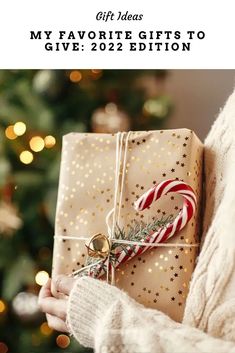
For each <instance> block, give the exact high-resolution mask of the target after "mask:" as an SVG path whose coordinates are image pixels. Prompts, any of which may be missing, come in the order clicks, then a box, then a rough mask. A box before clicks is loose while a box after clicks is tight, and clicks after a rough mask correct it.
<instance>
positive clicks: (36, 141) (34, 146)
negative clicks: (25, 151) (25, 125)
mask: <svg viewBox="0 0 235 353" xmlns="http://www.w3.org/2000/svg"><path fill="white" fill-rule="evenodd" d="M29 146H30V148H31V150H32V151H34V152H40V151H42V150H43V148H44V146H45V143H44V140H43V138H42V137H41V136H34V137H32V138H31V140H30V141H29Z"/></svg>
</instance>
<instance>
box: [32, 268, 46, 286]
mask: <svg viewBox="0 0 235 353" xmlns="http://www.w3.org/2000/svg"><path fill="white" fill-rule="evenodd" d="M48 278H49V275H48V273H47V272H46V271H39V272H38V273H37V274H36V276H35V282H36V283H37V284H38V285H39V286H43V285H44V284H46V283H47V281H48Z"/></svg>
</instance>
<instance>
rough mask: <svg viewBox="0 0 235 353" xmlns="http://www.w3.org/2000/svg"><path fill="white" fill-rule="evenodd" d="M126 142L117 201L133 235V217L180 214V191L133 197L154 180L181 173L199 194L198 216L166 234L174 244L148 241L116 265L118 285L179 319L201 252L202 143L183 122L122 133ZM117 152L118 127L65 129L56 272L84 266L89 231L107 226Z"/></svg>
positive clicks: (123, 222) (178, 176)
mask: <svg viewBox="0 0 235 353" xmlns="http://www.w3.org/2000/svg"><path fill="white" fill-rule="evenodd" d="M127 138H128V140H127ZM120 146H121V151H122V152H123V149H125V148H126V149H125V151H126V160H125V168H124V169H125V170H124V183H123V195H122V201H121V202H120V205H118V207H120V217H119V226H120V228H123V229H124V231H125V233H126V234H127V235H128V232H129V230H130V229H132V227H133V225H134V224H136V223H137V224H140V223H142V224H149V223H150V222H153V221H154V220H156V219H158V218H159V219H161V218H162V217H163V218H164V217H167V216H169V215H173V216H176V215H177V214H178V212H179V210H180V208H181V207H182V197H181V196H180V195H177V194H170V193H169V194H168V195H166V196H164V197H162V198H161V199H160V200H158V201H157V202H154V203H153V204H152V205H151V207H150V208H147V209H145V210H144V211H139V212H137V211H136V210H135V209H134V207H133V205H134V202H135V201H136V200H137V199H138V198H139V197H140V196H141V195H142V194H143V193H144V192H145V191H147V190H148V189H149V188H151V187H152V186H153V185H155V184H156V183H159V182H161V181H163V180H166V179H178V180H182V181H184V182H186V183H188V184H189V185H190V186H191V187H192V188H193V190H194V192H195V194H196V196H197V201H198V206H197V209H196V212H195V214H194V216H193V217H192V218H191V220H190V221H189V222H188V224H187V225H186V226H185V227H184V229H182V230H181V231H180V232H179V233H178V234H176V235H174V236H173V237H172V238H170V239H169V240H168V241H167V243H169V244H172V245H171V246H168V247H161V246H159V247H158V248H154V249H153V248H152V249H149V250H147V251H146V252H145V253H143V254H141V255H140V256H135V257H134V258H133V259H131V260H130V261H127V262H126V263H124V264H121V265H120V266H119V267H118V268H117V269H115V285H116V286H118V287H120V288H122V289H124V290H125V291H127V292H128V293H129V295H130V296H131V297H133V298H134V299H136V300H137V301H138V302H140V303H142V304H144V305H145V306H147V307H149V308H156V309H158V310H161V311H163V312H165V313H166V314H168V315H169V316H170V317H172V318H173V319H175V320H177V321H181V319H182V315H183V310H184V305H185V300H186V297H187V293H188V288H189V282H190V278H191V274H192V272H193V269H194V266H195V259H196V256H197V252H198V248H197V247H196V246H195V244H197V243H198V241H199V238H198V236H199V229H200V227H199V226H200V222H199V214H200V197H201V185H202V183H201V175H202V152H203V146H202V143H201V142H200V140H199V139H198V138H197V136H196V135H195V134H194V132H192V131H191V130H188V129H177V130H161V131H160V130H159V131H142V132H139V131H135V132H130V133H129V134H128V135H127V134H124V135H123V144H121V145H120ZM117 158H121V156H120V155H119V156H117V136H116V135H115V134H112V135H111V134H95V133H70V134H68V135H66V136H64V138H63V148H62V158H61V169H60V180H59V191H58V201H57V210H56V221H55V240H54V254H53V271H52V276H53V275H55V274H61V273H63V274H71V273H72V272H74V271H77V270H78V269H82V268H84V267H85V266H86V261H87V248H86V246H85V238H87V239H89V238H90V237H91V236H92V235H94V234H96V233H103V234H107V224H106V216H107V214H108V213H109V211H110V210H111V209H112V208H113V206H114V198H115V188H116V187H117V184H115V180H116V178H117V176H116V174H115V172H116V162H117ZM123 158H124V155H123V153H122V159H123ZM121 162H122V163H123V160H122V161H121ZM116 202H117V201H116ZM70 237H71V239H70ZM179 244H182V245H181V246H179ZM184 244H185V246H184ZM190 244H192V246H190ZM104 280H105V278H104Z"/></svg>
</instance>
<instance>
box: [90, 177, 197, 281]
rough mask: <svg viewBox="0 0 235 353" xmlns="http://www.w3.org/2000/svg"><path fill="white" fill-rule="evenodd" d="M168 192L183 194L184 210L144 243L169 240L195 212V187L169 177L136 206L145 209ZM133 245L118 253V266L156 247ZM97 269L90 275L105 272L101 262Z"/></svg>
mask: <svg viewBox="0 0 235 353" xmlns="http://www.w3.org/2000/svg"><path fill="white" fill-rule="evenodd" d="M168 193H176V194H180V195H182V196H183V207H182V210H181V211H180V212H179V213H178V215H177V216H176V218H175V219H174V221H173V222H169V223H168V224H167V225H165V226H163V227H161V228H159V229H158V230H157V231H156V232H153V233H151V234H149V235H148V236H147V237H146V238H145V239H143V241H144V243H149V244H154V243H163V242H165V241H167V240H168V239H170V238H171V237H173V235H175V234H176V233H178V232H179V231H180V230H181V229H183V228H184V227H185V226H186V224H187V223H188V222H189V220H190V219H191V218H192V216H193V215H194V213H195V210H196V205H197V199H196V195H195V193H194V191H193V189H192V188H191V186H189V185H188V184H186V183H184V182H182V181H179V180H176V179H169V180H165V181H162V182H161V183H159V184H156V185H155V186H153V187H152V188H151V189H149V190H148V191H146V192H145V193H144V194H143V195H142V196H141V197H140V198H139V199H138V200H137V201H136V202H135V203H134V207H135V209H136V210H137V211H143V210H144V209H146V208H147V207H149V206H151V204H152V203H153V202H154V201H157V200H159V199H160V198H161V197H162V196H164V195H167V194H168ZM114 241H115V240H114ZM133 245H134V246H133ZM133 245H128V246H127V247H126V249H125V251H120V252H118V253H117V254H116V256H117V262H116V267H118V266H119V265H120V264H121V263H124V262H126V261H129V260H131V259H132V258H133V257H134V256H136V255H140V254H142V253H143V252H145V251H146V250H149V249H151V248H153V247H154V246H151V245H150V246H141V245H135V244H134V242H133ZM103 264H105V265H107V264H108V261H107V260H104V262H103ZM96 270H97V271H95V272H91V273H90V275H91V276H94V275H95V273H96V276H97V275H98V276H101V275H102V274H103V270H102V266H101V265H100V264H99V265H97V268H96Z"/></svg>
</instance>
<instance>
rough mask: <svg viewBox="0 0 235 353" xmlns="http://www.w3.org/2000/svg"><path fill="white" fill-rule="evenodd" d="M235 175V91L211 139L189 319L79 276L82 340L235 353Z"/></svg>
mask: <svg viewBox="0 0 235 353" xmlns="http://www.w3.org/2000/svg"><path fill="white" fill-rule="evenodd" d="M234 176H235V93H233V94H232V95H231V96H230V98H229V99H228V101H227V103H226V105H225V107H224V109H223V110H222V112H221V113H220V115H219V117H218V119H217V120H216V122H215V123H214V125H213V127H212V129H211V131H210V133H209V135H208V137H207V138H206V140H205V194H206V200H205V205H206V206H205V210H203V214H204V231H203V236H202V247H201V252H200V256H199V257H198V260H197V265H196V268H195V271H194V274H193V278H192V281H191V286H190V291H189V295H188V298H187V302H186V308H185V314H184V318H183V323H182V324H179V323H176V322H174V321H173V320H171V319H170V318H169V317H168V316H166V315H165V314H163V313H161V312H159V311H157V310H152V309H146V308H144V307H143V306H142V305H140V304H138V303H136V302H135V301H134V300H133V299H131V298H130V297H129V296H128V295H127V294H126V293H124V292H123V291H121V290H119V289H117V288H116V287H113V286H110V285H109V284H107V283H105V282H102V281H99V280H95V279H92V278H79V279H78V280H77V281H76V283H75V285H74V287H73V290H72V292H71V294H70V296H69V305H68V313H67V323H68V326H69V329H70V331H71V333H72V334H73V336H74V337H75V338H76V339H77V340H78V341H79V342H80V343H81V344H83V345H84V346H87V347H93V348H94V349H95V352H99V353H106V352H107V353H112V352H113V353H120V352H125V353H128V352H129V353H136V352H138V353H141V352H143V353H152V352H159V353H168V352H169V353H184V352H185V353H186V352H187V353H188V352H190V353H194V352H195V353H196V352H197V353H203V352H204V353H210V352H213V353H216V352H218V353H235V344H234V342H235V236H234V235H235V234H234V233H235V230H234V220H235V183H234V180H235V179H234V178H235V177H234ZM203 331H204V332H203Z"/></svg>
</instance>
